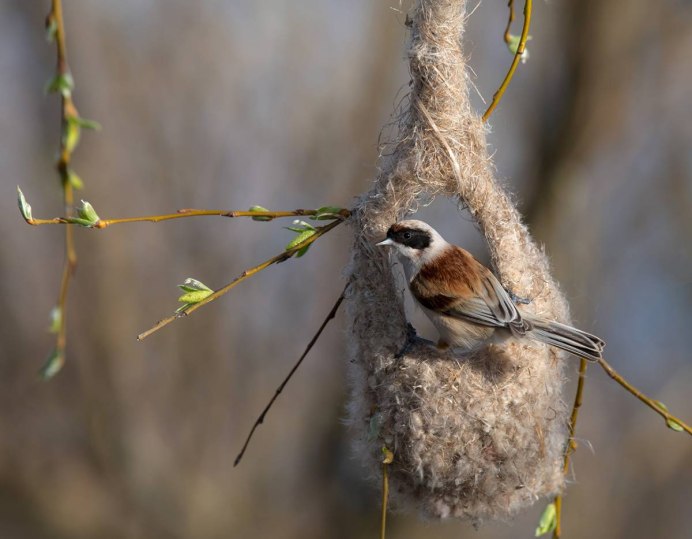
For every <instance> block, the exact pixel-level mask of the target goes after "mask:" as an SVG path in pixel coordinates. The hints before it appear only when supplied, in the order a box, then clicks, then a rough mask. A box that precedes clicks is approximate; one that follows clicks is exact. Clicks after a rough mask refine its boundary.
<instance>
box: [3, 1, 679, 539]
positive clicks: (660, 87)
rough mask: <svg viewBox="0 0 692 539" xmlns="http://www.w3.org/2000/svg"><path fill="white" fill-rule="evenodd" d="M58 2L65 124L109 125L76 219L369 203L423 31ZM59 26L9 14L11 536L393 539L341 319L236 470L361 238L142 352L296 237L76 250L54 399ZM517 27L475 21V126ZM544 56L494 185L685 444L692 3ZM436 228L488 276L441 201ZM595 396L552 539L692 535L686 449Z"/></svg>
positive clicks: (568, 24)
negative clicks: (676, 424) (45, 372)
mask: <svg viewBox="0 0 692 539" xmlns="http://www.w3.org/2000/svg"><path fill="white" fill-rule="evenodd" d="M64 4H65V21H66V30H67V45H68V50H69V56H70V64H71V67H72V72H73V75H74V77H75V80H76V84H77V89H76V92H75V94H74V95H75V101H76V104H77V107H78V108H79V110H80V112H81V113H82V115H83V116H85V117H87V118H93V119H96V120H98V121H99V122H100V123H101V124H102V126H103V130H102V131H101V132H99V133H97V134H93V133H90V132H86V133H84V135H83V137H82V142H81V144H80V146H79V147H78V149H77V151H76V153H75V158H74V167H75V169H76V171H77V172H78V173H79V174H80V176H81V177H82V178H83V179H84V182H85V185H86V188H85V190H84V191H82V192H80V193H78V197H83V198H85V199H88V200H89V201H90V202H91V203H92V204H93V205H94V206H95V208H96V210H97V211H98V212H99V214H100V215H101V216H102V217H124V216H135V215H146V214H156V213H168V212H171V211H174V210H176V209H178V208H181V207H196V208H219V209H246V208H247V207H249V206H251V205H253V204H261V205H263V206H266V207H268V208H271V209H293V208H297V207H319V206H321V205H325V204H330V205H342V206H346V207H348V205H349V204H350V203H351V201H352V197H353V196H354V195H356V194H357V193H360V192H362V191H364V190H366V189H368V187H369V185H370V182H371V181H372V179H373V178H374V176H375V175H376V173H377V155H378V146H377V141H378V134H379V132H380V130H381V128H382V126H383V125H385V124H386V123H387V122H388V121H389V120H390V119H391V112H392V110H393V109H394V106H395V104H396V103H397V101H398V99H399V98H400V97H401V95H402V94H403V93H404V92H405V91H406V89H407V83H408V72H407V65H406V62H405V44H406V36H407V32H406V28H405V25H404V21H405V11H406V10H407V8H408V6H407V5H400V4H399V3H398V2H397V1H396V0H387V1H378V2H369V1H366V0H352V1H350V2H341V1H335V0H331V1H329V0H305V1H302V2H292V1H278V0H277V1H272V2H253V1H251V0H245V1H240V0H237V1H231V0H227V1H220V0H198V1H197V2H189V1H184V0H121V1H120V2H93V1H89V0H65V2H64ZM473 5H475V4H473ZM49 7H50V6H49V2H48V0H45V1H38V0H34V1H31V2H27V1H25V0H3V1H2V2H0V73H2V76H1V77H0V162H1V163H2V172H1V173H0V178H1V181H2V184H1V185H2V193H3V195H2V197H0V230H1V232H2V238H3V249H2V250H1V251H0V257H1V259H2V263H1V264H0V307H1V309H2V312H3V317H2V324H0V339H1V340H2V358H1V359H0V537H3V538H5V537H6V538H20V539H21V538H27V539H29V538H32V539H33V538H56V539H60V538H93V537H99V538H121V537H122V538H150V539H158V538H162V539H163V538H171V539H173V538H188V537H196V538H217V537H218V538H221V537H224V538H226V537H301V538H321V537H335V538H342V537H343V538H346V537H349V538H355V537H375V536H376V534H377V530H378V525H379V524H378V522H379V515H378V512H379V509H378V507H379V487H378V481H376V480H375V481H369V480H368V478H366V477H365V472H364V470H363V469H362V468H361V466H360V465H359V463H358V462H357V461H355V460H354V459H353V458H352V457H351V453H350V450H349V439H350V434H349V432H348V429H347V428H346V427H345V426H344V424H343V418H344V417H345V411H344V405H345V401H346V398H347V380H346V376H345V372H346V365H345V363H346V355H345V347H346V343H345V326H344V317H343V313H341V314H339V315H338V316H337V319H336V321H335V322H334V323H333V324H332V325H331V326H329V327H328V329H327V330H326V332H325V334H324V336H323V338H322V339H321V340H320V342H319V344H318V345H317V346H316V347H315V349H314V350H313V352H312V354H311V355H310V356H309V357H308V359H307V360H306V362H305V364H304V366H303V368H302V370H301V371H299V373H298V375H297V376H296V378H295V379H294V380H293V381H292V383H291V384H290V385H289V386H288V388H287V390H286V391H285V392H284V393H283V394H282V396H281V397H280V399H279V400H278V402H277V405H276V407H275V408H274V409H273V410H272V411H271V413H270V414H269V416H268V418H267V421H266V422H265V424H264V425H263V426H262V427H261V428H260V429H259V431H258V433H257V435H256V437H255V439H254V440H253V443H252V445H251V446H250V449H249V451H248V453H247V454H246V456H245V459H244V461H243V462H242V463H241V464H240V466H238V467H237V468H233V459H234V457H235V455H236V453H237V451H238V450H239V448H240V446H241V444H242V441H243V440H244V437H245V434H246V432H247V430H248V429H249V428H250V426H251V425H252V422H253V421H254V419H255V417H256V415H257V413H258V412H259V411H260V410H261V409H262V407H263V406H264V404H265V403H266V401H267V399H268V398H269V397H270V396H271V395H272V394H273V392H274V389H275V388H276V386H277V385H278V384H279V383H280V381H281V379H282V378H283V376H284V375H285V373H286V372H287V371H288V370H289V368H290V366H291V365H292V363H293V362H294V361H295V359H296V358H297V357H298V355H299V354H300V353H301V351H302V349H303V348H304V346H305V344H306V343H307V341H308V340H309V339H310V337H311V336H312V334H313V333H314V331H315V330H316V328H317V327H318V326H319V324H320V322H321V321H322V319H323V318H324V316H325V315H326V313H327V312H328V311H329V309H330V308H331V306H332V304H333V302H334V301H335V299H336V297H337V296H338V294H339V292H340V291H341V288H342V286H343V277H342V275H341V271H342V268H343V266H344V264H345V262H346V260H347V257H348V249H349V247H350V237H349V231H348V229H347V228H345V227H343V228H339V229H337V230H336V231H335V232H334V233H332V234H330V235H329V236H328V237H327V238H326V239H324V240H322V241H320V242H318V244H317V245H316V246H315V247H313V249H311V251H310V253H309V254H308V255H307V256H306V257H305V258H302V259H300V260H295V261H289V262H287V263H285V264H281V265H279V266H276V267H272V268H270V269H269V270H267V271H265V272H263V273H261V274H260V275H259V276H257V277H255V278H253V279H251V280H250V281H249V282H247V283H245V284H244V285H242V286H241V287H239V288H237V289H236V290H234V291H233V292H232V293H231V294H229V295H228V296H226V297H224V298H223V299H222V300H220V301H218V302H216V303H214V304H212V305H210V306H208V307H206V308H204V309H203V310H201V311H199V312H197V313H195V315H194V316H191V317H190V318H188V319H185V320H184V321H180V322H177V323H175V324H173V325H172V326H169V327H167V328H166V329H164V330H163V331H161V332H160V333H158V334H156V335H154V336H152V337H150V338H149V339H148V340H146V341H144V342H142V343H137V342H136V341H135V336H136V335H137V334H138V333H139V332H140V331H143V330H144V329H146V328H148V327H149V326H150V325H151V324H152V323H154V322H155V321H156V320H158V319H159V318H161V317H163V316H164V315H167V314H169V313H170V312H172V310H173V309H175V308H176V307H177V304H176V298H177V295H178V294H179V291H178V289H177V288H176V284H178V283H181V282H182V281H183V280H184V279H185V278H186V277H196V278H198V279H200V280H202V281H203V282H205V283H206V284H208V285H210V286H212V287H219V286H221V285H223V284H225V283H227V282H228V281H230V280H231V279H232V278H233V277H234V276H236V275H237V274H239V273H240V272H241V271H242V270H243V269H245V268H247V267H250V266H253V265H255V264H256V263H258V262H260V261H262V260H264V259H266V258H268V257H269V256H271V255H273V254H275V253H276V252H278V251H280V250H281V249H282V248H283V246H284V245H285V244H286V243H287V242H288V241H289V239H290V238H291V236H292V234H291V233H290V232H288V231H286V230H284V229H283V228H282V225H283V224H287V223H281V222H273V223H257V222H253V221H244V220H232V221H231V220H228V219H219V218H199V219H190V220H183V221H177V222H169V223H164V224H158V225H153V224H133V225H123V226H117V227H113V228H109V229H107V230H104V231H100V232H97V231H90V230H83V229H80V230H77V231H76V238H77V251H78V255H79V268H78V272H77V276H76V278H75V280H74V282H73V287H72V289H71V291H70V300H69V312H68V320H69V323H68V325H69V328H68V333H69V341H68V362H67V364H66V366H65V368H64V369H63V371H62V372H61V373H60V374H59V375H58V376H57V377H56V378H55V379H54V380H53V381H51V382H49V383H44V382H41V381H39V380H38V379H37V370H38V369H39V367H40V366H41V365H42V362H43V361H44V358H45V357H46V356H47V355H48V353H49V351H50V350H51V348H52V346H53V336H51V335H49V334H48V333H47V331H46V329H47V327H48V325H49V312H50V309H51V308H52V307H53V305H54V304H55V301H56V298H57V292H58V287H59V280H60V273H61V267H62V262H63V230H62V229H61V228H60V227H57V226H56V227H37V228H34V227H29V226H27V225H25V224H24V222H23V221H22V219H21V217H20V215H19V213H18V211H17V207H16V194H15V187H16V185H17V184H20V185H21V186H22V188H23V190H24V192H25V194H26V196H27V198H28V200H29V202H30V203H31V204H32V206H33V209H34V215H35V216H38V217H52V216H57V215H60V214H62V209H61V202H60V201H61V192H60V189H59V181H58V179H57V175H56V173H55V172H54V170H53V162H54V158H55V152H56V148H57V144H58V137H59V103H58V98H57V97H56V96H49V97H46V96H45V95H44V91H43V88H44V84H45V82H46V81H47V80H48V79H49V78H51V76H52V74H53V71H54V64H55V58H54V55H55V52H54V47H53V46H52V45H50V44H48V43H46V41H45V39H44V29H43V21H44V17H45V15H46V14H47V13H48V11H49ZM518 11H519V12H518V15H520V12H521V10H520V9H519V10H518ZM506 16H507V11H506V2H505V1H504V0H486V1H485V2H483V3H481V4H479V5H478V6H477V8H476V9H475V11H474V12H473V15H472V16H471V17H470V21H469V30H468V33H467V35H466V36H465V43H466V47H467V49H466V50H467V52H468V54H469V56H470V64H471V66H472V67H473V70H474V72H475V79H474V82H475V84H476V86H477V88H478V95H474V103H475V104H476V105H477V108H478V110H479V112H482V111H483V109H484V105H483V101H482V98H481V96H483V97H484V98H485V99H486V100H487V101H489V98H491V97H492V94H493V92H494V91H495V89H496V87H497V85H498V84H499V82H500V80H501V79H502V77H503V76H504V73H505V71H506V69H507V67H508V65H509V63H510V61H511V56H510V54H509V53H508V51H507V49H506V47H505V45H504V43H503V42H502V33H503V31H504V25H505V22H506ZM520 24H521V20H520V16H519V25H520ZM519 30H520V26H517V27H516V28H515V29H514V32H515V33H519ZM531 34H532V36H533V39H532V41H531V42H530V43H529V50H530V60H529V62H528V63H527V64H526V65H522V66H520V68H519V70H518V73H517V75H516V77H515V79H514V81H513V83H512V85H511V86H510V88H509V91H508V92H507V94H506V97H505V98H504V100H503V101H502V103H501V105H500V107H499V109H498V110H497V111H496V113H495V114H494V115H493V117H492V118H491V125H492V133H491V135H490V137H489V143H490V145H491V149H492V151H493V152H494V158H495V162H496V165H497V170H498V177H499V178H500V179H501V180H502V181H503V182H504V183H505V184H506V185H507V188H508V189H509V190H511V191H512V192H513V193H514V195H515V198H516V200H517V203H518V204H519V206H520V208H521V209H522V211H523V212H524V213H525V215H526V218H527V220H528V222H529V223H530V226H531V229H532V231H533V233H534V234H535V237H536V240H537V241H538V242H540V243H541V244H544V245H545V248H546V250H547V252H548V253H549V254H550V257H551V259H552V262H553V265H554V271H555V274H556V276H557V278H558V280H559V281H560V282H561V283H562V285H563V287H564V290H565V292H566V294H567V296H568V297H569V299H570V301H571V305H572V310H573V315H574V320H575V323H576V324H578V325H579V326H580V327H583V328H584V329H587V330H591V331H593V332H595V333H597V334H598V335H601V336H602V337H604V338H605V339H606V340H607V341H608V348H607V351H608V354H607V355H608V358H609V360H610V361H611V363H612V364H613V366H614V367H615V368H616V369H618V370H619V371H620V372H622V373H623V374H624V375H625V376H626V377H628V378H629V379H630V381H631V382H633V383H634V384H635V385H636V386H638V387H639V388H640V389H642V390H643V391H645V392H646V393H647V394H649V395H651V396H653V397H655V398H657V399H660V400H661V401H663V402H665V403H666V404H667V405H668V407H669V408H670V409H671V410H672V411H673V412H675V413H677V414H679V415H680V416H681V417H683V418H684V419H686V420H687V421H690V420H691V419H692V402H691V399H690V395H691V388H692V359H691V354H690V343H691V339H690V328H691V327H692V279H691V278H690V276H691V275H692V152H690V148H691V147H692V121H690V119H691V117H690V110H691V107H692V70H690V69H689V66H690V58H691V57H692V4H691V3H690V2H688V1H683V0H662V1H660V2H649V1H646V0H628V1H626V0H565V1H561V2H549V3H546V2H538V3H536V4H535V6H534V20H533V26H532V31H531ZM420 215H422V216H423V217H424V218H425V219H426V220H428V221H429V222H430V223H431V224H433V225H434V226H436V227H437V228H438V229H439V230H440V231H441V232H442V233H443V235H445V236H446V237H447V238H448V239H450V240H453V241H454V242H456V243H459V244H462V245H465V246H467V247H468V248H469V249H470V250H472V251H473V252H474V253H476V254H477V255H478V256H479V257H481V258H482V257H484V256H486V255H485V254H484V247H483V242H482V240H481V238H480V237H479V235H478V232H477V231H476V229H475V228H474V226H473V223H472V222H471V221H470V219H469V218H468V216H467V215H463V214H462V215H461V216H460V215H459V213H457V212H456V210H455V209H454V207H453V205H452V204H451V203H449V202H447V201H436V202H435V203H433V204H432V205H431V206H429V207H428V208H425V210H424V211H423V212H421V214H420ZM486 260H487V259H486ZM412 317H413V319H414V320H415V321H416V324H417V325H419V324H420V329H421V331H422V333H423V334H424V335H426V331H429V328H426V327H425V326H423V324H422V323H421V322H420V317H419V315H417V314H412ZM576 366H577V362H576V360H574V361H573V362H572V363H571V364H570V365H569V366H568V369H567V371H568V373H569V374H570V378H571V383H570V384H569V385H568V386H567V387H566V392H565V398H566V399H567V400H569V401H571V399H572V396H573V382H574V372H575V370H576ZM585 399H586V401H585V403H584V406H583V408H582V413H581V416H580V420H579V425H578V439H579V444H580V445H579V450H578V452H577V454H576V456H575V458H574V467H573V474H572V475H571V482H572V485H571V486H570V488H569V490H568V492H567V497H566V501H565V510H564V536H565V537H568V538H578V537H611V538H615V537H623V538H624V537H627V538H650V537H683V536H686V534H687V533H689V530H690V529H692V511H690V499H692V443H691V442H690V438H689V437H688V436H686V435H684V434H680V433H675V432H673V431H671V430H669V429H667V428H666V426H665V423H664V421H663V420H662V419H661V418H660V417H659V416H657V415H656V414H654V413H653V412H652V411H651V410H649V409H648V408H645V407H644V406H643V405H641V404H640V403H639V402H638V401H636V400H635V399H634V398H633V397H632V396H631V395H630V394H628V393H626V392H625V391H624V390H623V389H622V388H620V387H619V386H617V385H616V384H615V383H614V382H612V381H610V379H608V378H606V376H605V374H604V373H603V372H601V371H600V369H598V368H597V367H592V368H590V369H589V372H588V381H587V387H586V392H585ZM543 507H544V504H543V502H539V503H538V504H537V505H536V506H535V507H534V508H532V509H531V510H529V511H526V512H525V513H523V514H521V515H519V516H518V517H517V518H516V520H515V521H513V522H510V523H501V524H497V523H489V524H486V525H485V526H484V527H482V528H481V530H480V531H478V532H476V531H475V530H473V528H472V527H471V526H470V525H468V524H466V523H463V522H458V521H449V522H444V523H435V522H432V523H431V522H428V523H425V522H421V521H419V519H418V518H417V517H416V516H415V515H393V516H392V517H391V519H390V528H389V530H388V531H389V534H388V537H390V538H392V539H413V538H422V537H440V538H447V537H449V538H451V537H455V538H458V537H475V538H478V539H484V538H509V537H513V538H515V537H531V536H533V531H534V529H535V526H536V523H537V520H538V516H539V514H540V512H541V511H542V509H543Z"/></svg>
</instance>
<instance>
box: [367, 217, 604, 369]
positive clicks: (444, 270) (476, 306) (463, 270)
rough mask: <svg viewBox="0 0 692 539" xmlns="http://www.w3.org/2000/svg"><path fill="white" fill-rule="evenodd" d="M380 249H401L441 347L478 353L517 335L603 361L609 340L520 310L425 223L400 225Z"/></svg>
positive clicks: (508, 295)
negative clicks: (481, 349)
mask: <svg viewBox="0 0 692 539" xmlns="http://www.w3.org/2000/svg"><path fill="white" fill-rule="evenodd" d="M376 245H377V246H381V247H384V246H391V247H393V248H394V249H396V251H397V254H398V255H399V260H400V261H401V263H402V265H403V268H404V274H405V275H406V280H407V281H408V287H409V290H410V291H411V295H412V296H413V298H414V299H415V301H416V303H417V304H418V305H420V307H421V308H422V310H423V312H424V313H425V314H426V315H427V316H428V318H429V319H430V321H431V322H432V323H433V325H434V326H435V328H436V329H437V331H438V333H439V334H440V338H439V341H438V343H437V346H438V347H439V348H441V349H446V348H449V347H452V348H461V349H464V350H465V351H473V350H476V349H478V348H479V347H481V346H483V345H486V344H491V343H499V342H503V341H504V340H505V339H507V338H508V337H516V338H520V339H523V338H528V339H533V340H536V341H539V342H542V343H545V344H548V345H551V346H554V347H556V348H560V349H561V350H565V351H567V352H570V353H572V354H574V355H576V356H579V357H581V358H584V359H587V360H589V361H598V360H600V359H601V358H602V357H603V348H604V347H605V341H603V340H602V339H601V338H599V337H596V336H595V335H591V334H590V333H586V332H585V331H582V330H580V329H577V328H574V327H572V326H568V325H566V324H562V323H560V322H557V321H555V320H547V319H544V318H540V317H538V316H535V315H533V314H530V313H526V312H524V313H521V312H519V309H518V308H517V306H516V304H515V302H517V303H518V302H519V301H518V299H517V298H516V297H515V296H514V295H513V294H512V293H510V292H509V291H508V290H507V289H506V288H505V287H503V286H502V284H501V283H500V281H499V279H498V278H497V277H496V276H495V275H494V274H493V272H492V271H491V270H490V269H488V268H487V267H485V266H484V265H483V264H481V263H480V262H478V261H477V260H476V259H475V258H474V257H473V255H471V253H469V252H468V251H466V250H464V249H462V248H461V247H458V246H456V245H453V244H451V243H448V242H447V241H445V239H444V238H443V237H442V236H441V235H440V234H439V233H438V232H437V231H436V230H435V229H434V228H433V227H431V226H430V225H429V224H427V223H425V222H423V221H418V220H406V221H399V222H397V223H394V224H393V225H391V226H390V227H389V230H388V231H387V236H386V238H385V239H384V240H382V241H380V242H378V243H377V244H376ZM523 303H526V301H523Z"/></svg>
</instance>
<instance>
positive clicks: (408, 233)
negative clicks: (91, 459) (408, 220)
mask: <svg viewBox="0 0 692 539" xmlns="http://www.w3.org/2000/svg"><path fill="white" fill-rule="evenodd" d="M411 236H413V234H411V233H410V232H409V231H408V230H407V231H406V232H404V239H405V240H410V239H411Z"/></svg>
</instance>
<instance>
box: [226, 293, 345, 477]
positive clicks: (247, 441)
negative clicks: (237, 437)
mask: <svg viewBox="0 0 692 539" xmlns="http://www.w3.org/2000/svg"><path fill="white" fill-rule="evenodd" d="M347 288H348V284H346V286H345V287H344V289H343V291H342V292H341V295H339V297H338V298H337V300H336V302H335V303H334V305H333V306H332V309H331V310H330V311H329V314H328V315H327V317H326V318H325V319H324V320H323V321H322V325H320V328H319V329H318V330H317V333H315V335H314V336H313V337H312V339H310V342H309V343H308V345H307V347H306V348H305V351H304V352H303V354H302V355H301V356H300V358H298V361H296V363H295V365H293V368H292V369H291V370H290V371H289V373H288V375H287V376H286V378H284V380H283V382H281V385H280V386H279V387H278V388H276V391H275V392H274V396H273V397H272V398H271V399H270V401H269V403H268V404H267V406H265V408H264V410H262V413H261V414H260V415H259V416H258V417H257V419H256V420H255V423H254V425H252V428H251V429H250V432H249V433H248V435H247V438H246V439H245V443H244V444H243V447H242V449H241V450H240V453H238V456H237V457H236V458H235V461H234V462H233V466H238V463H239V462H240V460H241V459H242V458H243V455H244V454H245V450H246V449H247V447H248V445H249V444H250V440H252V436H253V435H254V434H255V431H256V430H257V428H258V427H259V426H260V425H261V424H262V423H264V418H265V417H266V416H267V413H268V412H269V410H270V409H271V407H272V405H273V404H274V401H276V399H277V398H279V395H280V394H281V392H282V391H283V390H284V388H285V387H286V385H287V384H288V382H289V381H290V380H291V378H292V377H293V375H294V374H295V372H296V371H297V370H298V368H299V367H300V365H301V364H302V363H303V360H304V359H305V358H306V356H307V355H308V353H309V352H310V350H312V347H313V346H315V343H316V342H317V340H318V339H319V338H320V335H322V332H323V331H324V328H325V327H327V324H328V323H329V322H330V320H332V319H333V318H334V317H335V316H336V313H337V311H338V310H339V307H340V306H341V303H342V302H343V301H344V297H345V295H346V289H347Z"/></svg>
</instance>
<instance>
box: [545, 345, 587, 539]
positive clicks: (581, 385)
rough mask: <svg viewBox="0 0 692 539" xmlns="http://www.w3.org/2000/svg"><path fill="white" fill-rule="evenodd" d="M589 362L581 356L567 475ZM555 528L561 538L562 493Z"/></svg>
mask: <svg viewBox="0 0 692 539" xmlns="http://www.w3.org/2000/svg"><path fill="white" fill-rule="evenodd" d="M587 365H588V362H587V361H586V359H584V358H583V357H582V358H579V378H578V380H577V392H576V394H575V396H574V405H573V406H572V415H571V416H570V418H569V437H568V438H567V445H566V447H565V457H564V464H563V467H562V473H563V474H564V475H565V477H566V476H567V474H568V472H569V458H570V455H571V454H572V453H573V452H574V451H575V450H576V449H577V443H576V442H575V441H574V432H575V430H576V428H577V418H578V417H579V409H580V408H581V403H582V398H583V393H584V382H585V381H586V366H587ZM554 503H555V529H554V530H553V539H559V538H560V534H561V532H562V528H561V515H562V495H561V494H558V495H557V496H555V500H554Z"/></svg>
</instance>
